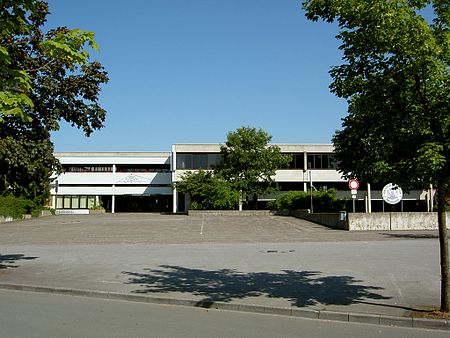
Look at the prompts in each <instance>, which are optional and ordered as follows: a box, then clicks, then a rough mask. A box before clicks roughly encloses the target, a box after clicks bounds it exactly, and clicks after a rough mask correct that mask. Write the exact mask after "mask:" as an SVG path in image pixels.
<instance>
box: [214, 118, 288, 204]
mask: <svg viewBox="0 0 450 338" xmlns="http://www.w3.org/2000/svg"><path fill="white" fill-rule="evenodd" d="M271 139H272V137H271V136H270V135H269V134H268V133H266V132H265V131H264V130H262V129H259V130H257V129H256V128H251V127H241V128H238V129H237V130H236V131H235V132H230V133H228V134H227V141H226V143H225V145H223V146H221V149H220V151H221V153H222V154H223V158H224V159H223V162H222V164H221V165H220V166H218V168H216V172H217V173H218V174H220V176H221V177H223V178H224V179H225V180H226V181H228V182H230V184H232V186H233V189H234V190H235V191H239V192H240V193H241V197H242V200H246V199H247V200H248V199H253V200H254V201H255V202H256V199H257V197H258V196H261V195H263V194H269V193H271V192H273V191H275V190H276V183H275V181H274V180H273V176H275V173H276V170H277V169H278V168H281V167H283V166H287V165H288V163H289V162H290V161H291V158H290V157H289V156H286V155H283V154H281V152H280V148H279V147H278V146H275V145H269V142H270V140H271Z"/></svg>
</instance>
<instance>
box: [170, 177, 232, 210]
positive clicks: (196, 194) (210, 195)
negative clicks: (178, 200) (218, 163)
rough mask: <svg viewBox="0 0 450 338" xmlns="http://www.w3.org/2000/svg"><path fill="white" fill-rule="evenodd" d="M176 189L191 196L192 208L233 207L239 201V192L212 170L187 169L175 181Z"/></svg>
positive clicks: (226, 208)
mask: <svg viewBox="0 0 450 338" xmlns="http://www.w3.org/2000/svg"><path fill="white" fill-rule="evenodd" d="M176 188H177V191H179V192H182V193H184V194H189V195H190V196H191V202H192V204H191V207H193V208H194V209H204V210H208V209H220V210H222V209H225V210H228V209H234V208H236V207H237V205H238V203H239V193H238V192H237V191H235V190H233V189H232V186H231V185H230V184H229V182H227V181H225V180H224V179H223V178H221V177H220V175H214V173H213V172H212V171H204V170H199V171H197V172H192V171H188V172H187V173H185V174H184V175H183V176H182V177H181V180H180V181H179V182H177V183H176Z"/></svg>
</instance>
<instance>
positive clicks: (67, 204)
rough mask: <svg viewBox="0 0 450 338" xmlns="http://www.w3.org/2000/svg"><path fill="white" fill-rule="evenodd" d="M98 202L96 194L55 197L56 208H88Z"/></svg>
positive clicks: (96, 204)
mask: <svg viewBox="0 0 450 338" xmlns="http://www.w3.org/2000/svg"><path fill="white" fill-rule="evenodd" d="M99 204H100V203H99V201H98V199H97V198H96V196H85V195H61V196H57V198H56V208H57V209H90V208H94V207H96V206H98V205H99Z"/></svg>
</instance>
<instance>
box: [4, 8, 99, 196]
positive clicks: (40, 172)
mask: <svg viewBox="0 0 450 338" xmlns="http://www.w3.org/2000/svg"><path fill="white" fill-rule="evenodd" d="M0 3H1V4H2V8H1V12H0V193H2V194H7V193H11V194H14V195H16V196H20V195H22V196H25V197H28V198H33V199H36V198H38V197H41V198H45V197H46V195H48V192H49V174H50V173H51V172H54V171H55V170H58V168H59V163H58V161H57V160H56V159H55V158H54V156H53V144H52V142H51V140H50V132H51V131H55V130H58V129H59V124H60V122H61V121H62V120H64V121H67V122H69V123H70V124H72V125H73V126H76V127H78V128H81V129H83V131H84V132H85V134H86V135H87V136H89V135H90V134H91V133H92V131H93V130H95V129H99V128H101V127H102V126H103V122H104V120H105V115H106V112H105V110H104V109H103V108H102V107H101V106H100V105H99V103H98V95H99V92H100V89H101V85H102V84H104V83H106V82H107V81H108V76H107V73H106V72H105V71H104V70H103V67H102V66H101V64H100V63H99V62H96V61H90V55H89V53H88V47H91V48H94V49H96V48H97V45H96V44H95V42H94V34H93V33H91V32H87V31H83V30H79V29H74V30H69V29H67V28H65V27H58V28H55V29H53V30H50V31H48V32H46V33H44V31H43V25H44V23H45V21H46V17H47V15H48V14H49V8H48V4H47V3H46V2H45V1H38V0H21V1H17V0H3V1H0Z"/></svg>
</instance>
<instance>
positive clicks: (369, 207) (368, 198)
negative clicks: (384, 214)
mask: <svg viewBox="0 0 450 338" xmlns="http://www.w3.org/2000/svg"><path fill="white" fill-rule="evenodd" d="M367 207H368V208H367V212H368V213H369V214H370V213H371V212H372V192H371V189H370V183H367Z"/></svg>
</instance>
